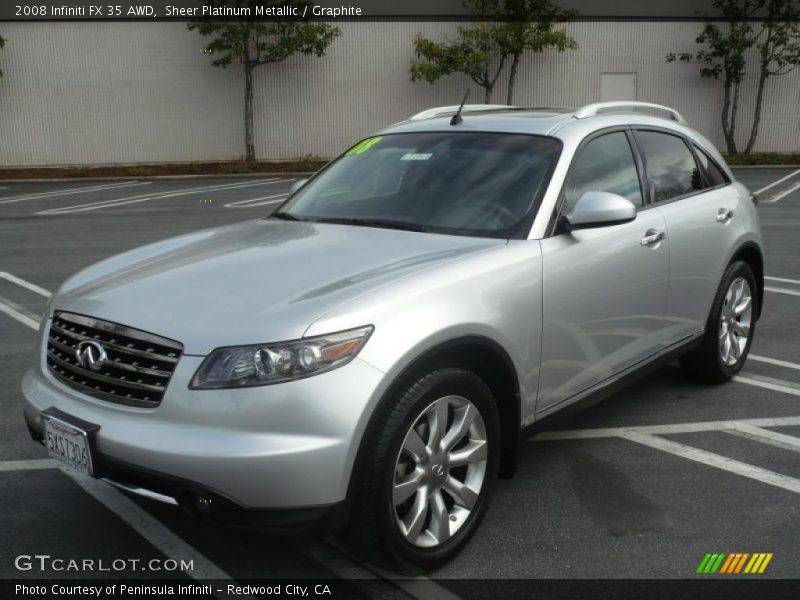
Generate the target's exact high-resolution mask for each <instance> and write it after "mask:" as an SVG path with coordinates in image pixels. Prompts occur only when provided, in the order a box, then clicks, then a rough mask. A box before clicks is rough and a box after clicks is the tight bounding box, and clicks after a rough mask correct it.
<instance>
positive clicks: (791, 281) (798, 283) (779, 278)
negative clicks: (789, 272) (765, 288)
mask: <svg viewBox="0 0 800 600" xmlns="http://www.w3.org/2000/svg"><path fill="white" fill-rule="evenodd" d="M764 279H766V280H768V281H780V282H781V283H796V284H797V285H800V280H798V279H786V278H785V277H767V276H764Z"/></svg>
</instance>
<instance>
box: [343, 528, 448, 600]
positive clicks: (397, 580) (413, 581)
mask: <svg viewBox="0 0 800 600" xmlns="http://www.w3.org/2000/svg"><path fill="white" fill-rule="evenodd" d="M328 544H329V545H330V546H331V547H333V548H335V549H336V550H338V551H339V552H341V553H342V554H343V555H344V556H346V557H348V558H349V559H350V560H352V561H353V562H355V563H357V564H360V565H361V566H363V567H364V568H365V569H367V570H368V571H370V572H372V573H374V574H375V575H377V576H378V577H381V578H383V579H386V580H387V581H389V582H391V583H393V584H394V585H396V586H397V587H398V588H400V589H401V590H403V591H404V592H405V593H406V594H408V595H409V596H411V597H412V598H417V600H460V597H459V596H456V595H455V594H453V593H452V592H451V591H449V590H448V589H446V588H443V587H442V586H440V585H439V584H438V583H436V582H434V581H431V580H430V579H428V578H427V577H423V576H416V577H413V576H412V577H409V576H403V575H398V574H397V573H391V572H389V571H386V570H385V569H382V568H380V567H377V566H375V565H372V564H367V563H365V562H363V561H362V560H360V559H359V558H358V557H356V556H353V555H352V554H351V553H350V552H349V551H348V550H347V549H346V548H344V547H342V546H341V544H339V543H338V542H337V541H336V540H332V539H329V540H328Z"/></svg>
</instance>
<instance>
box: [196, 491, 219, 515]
mask: <svg viewBox="0 0 800 600" xmlns="http://www.w3.org/2000/svg"><path fill="white" fill-rule="evenodd" d="M213 505H214V500H213V498H209V497H208V496H197V497H196V498H195V500H194V509H195V510H196V511H197V513H198V514H200V515H203V516H204V517H207V516H209V515H210V514H211V510H212V508H213Z"/></svg>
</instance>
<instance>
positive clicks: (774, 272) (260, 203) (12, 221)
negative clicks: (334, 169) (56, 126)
mask: <svg viewBox="0 0 800 600" xmlns="http://www.w3.org/2000/svg"><path fill="white" fill-rule="evenodd" d="M736 174H737V177H738V178H739V179H740V180H741V181H742V182H744V183H745V184H746V185H748V186H749V187H750V189H751V190H753V191H759V192H760V193H759V194H758V196H759V200H760V203H759V212H760V214H761V219H762V228H763V233H764V237H765V245H766V254H767V256H766V264H767V267H766V270H767V276H768V279H767V292H766V299H765V308H764V314H763V317H762V319H761V320H760V321H759V323H758V327H757V331H756V336H755V342H754V344H753V348H752V351H751V358H750V360H749V361H748V363H747V365H746V366H745V368H744V370H743V371H742V373H741V374H740V376H738V377H737V378H736V380H735V381H733V382H731V383H729V384H726V385H723V386H716V387H706V386H701V385H697V384H694V383H691V382H689V381H687V380H686V379H685V378H684V377H683V375H682V374H681V372H680V370H679V369H678V368H677V366H676V365H669V366H666V367H664V368H663V369H661V370H660V371H657V372H656V373H654V374H652V375H651V376H649V377H648V378H646V379H645V380H643V381H641V382H640V383H638V384H636V385H635V386H633V387H631V388H628V389H626V390H624V391H622V392H620V393H617V394H615V395H614V396H612V397H611V398H609V399H607V400H605V401H604V402H602V403H600V404H598V405H596V406H594V407H592V408H591V409H589V410H587V411H584V412H583V413H580V414H578V415H577V416H574V417H572V418H570V420H569V421H567V422H562V423H559V424H558V429H557V430H551V431H547V432H544V433H542V434H539V435H537V436H536V437H535V438H533V439H532V440H531V441H529V442H527V443H526V444H525V446H524V448H523V451H522V460H521V464H520V468H519V470H518V474H517V476H516V477H515V478H514V479H512V480H508V481H501V482H500V484H499V487H498V490H497V493H496V495H495V497H494V500H493V503H492V506H491V508H490V510H489V513H488V515H487V517H486V519H485V521H484V523H483V525H482V526H481V528H480V530H479V531H478V534H477V535H476V537H475V539H474V540H473V541H472V543H471V544H470V545H469V546H468V547H467V548H466V550H465V551H464V552H462V554H461V555H459V557H458V558H457V559H456V560H455V561H453V562H452V563H450V564H449V565H447V566H446V567H444V568H443V569H441V570H440V571H438V572H435V573H430V574H427V578H422V579H414V580H410V581H409V582H408V583H405V584H403V585H402V586H401V587H397V586H396V585H394V584H391V583H389V582H387V581H385V580H384V579H382V578H381V576H382V575H391V574H387V573H385V572H381V571H378V570H376V569H375V568H374V567H372V566H371V565H367V564H364V563H361V562H359V561H357V560H355V559H353V558H351V557H349V556H348V555H347V554H345V553H343V552H342V551H340V550H339V549H338V548H337V547H336V546H335V545H334V544H331V543H330V542H329V541H327V540H315V539H292V538H286V537H275V536H269V535H266V534H263V533H259V532H250V531H242V530H236V529H231V528H227V527H223V526H218V525H213V524H207V523H200V522H198V521H195V520H193V519H192V518H190V517H188V516H186V515H184V514H182V513H180V512H178V511H177V509H173V508H172V507H169V506H166V505H161V504H158V503H154V502H151V501H147V500H143V499H138V498H129V497H127V496H125V495H123V494H122V493H120V492H117V491H116V490H114V489H111V488H109V487H108V486H106V485H105V484H103V483H99V482H96V481H94V480H84V479H80V478H72V477H70V476H69V475H67V474H65V473H63V472H62V471H61V470H59V469H56V468H53V467H52V465H51V463H49V462H48V461H45V459H46V458H47V456H46V452H45V451H44V449H43V448H42V447H41V446H39V445H38V444H34V443H33V442H32V441H31V440H30V439H29V437H28V433H27V430H26V429H25V427H24V425H23V422H22V418H21V394H20V391H19V382H20V379H21V377H22V373H23V372H24V370H25V368H26V367H27V365H28V364H29V363H30V361H31V360H32V353H33V349H34V343H35V336H36V332H35V327H36V322H37V320H38V318H39V316H40V315H41V314H42V312H43V311H44V308H45V304H46V302H47V295H48V294H49V292H50V291H52V290H55V289H56V288H57V287H58V286H59V285H60V283H61V282H62V281H63V280H64V279H65V278H66V277H68V276H69V275H70V274H72V273H74V272H75V271H77V270H79V269H80V268H82V267H84V266H86V265H88V264H90V263H93V262H95V261H97V260H99V259H101V258H104V257H107V256H109V255H112V254H115V253H118V252H121V251H124V250H127V249H130V248H133V247H136V246H139V245H142V244H145V243H148V242H152V241H155V240H159V239H163V238H166V237H170V236H174V235H179V234H182V233H186V232H189V231H194V230H198V229H202V228H207V227H213V226H217V225H223V224H227V223H232V222H236V221H242V220H247V219H252V218H258V217H262V216H265V215H267V214H269V213H270V212H271V211H272V210H273V209H274V208H275V207H276V206H277V205H278V204H279V203H280V202H281V201H282V199H283V198H284V197H285V195H286V193H287V191H288V189H289V187H290V186H291V184H292V179H290V178H282V177H274V178H255V177H246V178H226V179H168V180H139V181H109V182H77V181H75V182H52V183H3V184H2V185H0V381H1V382H2V387H1V388H0V406H2V409H3V414H4V415H5V418H4V419H2V420H0V498H2V500H3V505H4V507H3V508H4V509H3V510H2V511H1V512H0V531H2V532H3V534H4V538H5V540H12V541H13V543H8V542H6V543H3V544H1V545H0V578H11V577H23V576H26V573H21V572H19V571H18V570H17V569H16V568H15V566H14V557H15V556H17V555H19V554H37V553H38V554H50V555H52V556H61V557H65V558H68V557H81V558H83V557H89V558H103V557H105V558H109V559H111V558H117V557H138V558H141V559H143V560H147V559H150V558H164V557H171V558H177V559H181V558H190V557H191V558H194V559H195V562H194V567H195V568H194V571H193V572H192V573H187V574H183V575H181V574H180V573H178V574H177V575H179V576H184V577H186V578H187V581H188V580H189V579H188V578H189V577H190V576H191V577H195V578H198V579H203V578H215V579H224V578H231V579H234V580H244V579H248V578H272V577H317V578H322V579H327V578H346V579H351V578H353V579H361V580H364V579H372V581H367V582H365V581H359V582H358V583H357V584H353V590H352V591H353V594H354V595H360V596H362V597H365V598H366V597H381V598H394V597H398V598H399V597H409V596H415V597H418V598H441V597H446V595H445V594H446V593H451V594H453V595H454V596H462V597H463V596H468V595H469V594H468V591H467V590H465V589H464V586H463V585H460V583H459V581H458V580H459V579H461V578H659V579H660V578H692V577H696V575H695V571H696V569H697V566H698V564H699V563H700V561H701V560H702V559H703V557H704V555H705V554H706V553H710V552H711V553H716V552H726V553H732V552H747V553H755V552H765V553H772V554H773V558H772V560H771V562H770V563H769V567H768V569H766V571H765V573H764V574H763V575H760V576H759V577H774V578H800V562H799V561H798V557H800V454H798V452H800V343H798V339H800V235H799V234H800V171H797V170H796V169H739V170H737V171H736ZM161 575H163V576H169V577H175V576H176V573H162V574H161ZM36 576H37V577H38V576H45V577H46V576H52V577H70V576H71V577H75V576H76V575H75V574H72V575H71V574H70V573H52V572H51V573H45V574H42V575H39V574H37V575H36ZM98 576H99V577H141V576H143V575H142V573H141V572H139V571H137V570H136V569H133V568H131V569H126V570H122V571H120V572H113V573H105V574H103V573H100V574H98ZM146 576H148V577H153V576H155V577H158V576H159V574H158V573H152V572H148V573H147V574H146ZM434 579H435V582H434V581H432V580H434Z"/></svg>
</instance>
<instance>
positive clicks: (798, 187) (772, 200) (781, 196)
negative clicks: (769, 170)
mask: <svg viewBox="0 0 800 600" xmlns="http://www.w3.org/2000/svg"><path fill="white" fill-rule="evenodd" d="M797 190H800V183H798V184H797V185H795V186H792V187H790V188H789V189H788V190H784V191H782V192H781V193H780V194H778V195H777V196H773V197H772V198H770V199H769V200H766V202H768V203H770V204H774V203H775V202H777V201H778V200H783V199H784V198H786V196H788V195H789V194H793V193H794V192H796V191H797Z"/></svg>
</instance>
